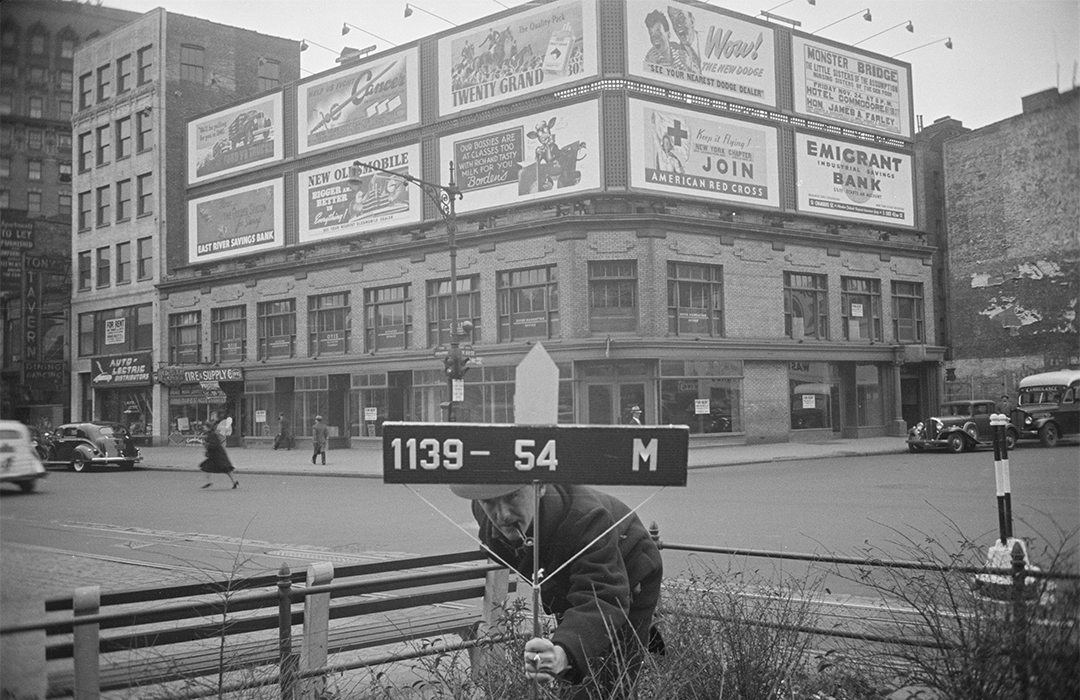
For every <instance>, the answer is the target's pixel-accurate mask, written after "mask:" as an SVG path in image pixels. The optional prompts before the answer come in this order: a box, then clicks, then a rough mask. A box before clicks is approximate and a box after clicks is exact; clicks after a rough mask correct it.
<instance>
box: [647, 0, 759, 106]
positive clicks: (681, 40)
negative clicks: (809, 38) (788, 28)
mask: <svg viewBox="0 0 1080 700" xmlns="http://www.w3.org/2000/svg"><path fill="white" fill-rule="evenodd" d="M626 72H627V74H628V75H631V76H635V77H638V78H643V79H646V80H649V81H652V82H659V83H663V84H666V85H670V86H672V87H675V88H677V89H679V90H692V91H694V92H699V93H704V94H706V95H708V96H709V97H716V98H719V99H731V100H738V101H741V102H752V103H755V104H763V105H768V106H770V107H775V106H776V47H775V38H774V34H773V29H772V28H771V27H769V26H768V25H767V24H758V23H755V22H750V21H747V20H744V19H736V18H734V17H732V16H731V15H728V14H725V13H724V12H721V11H719V10H714V9H711V8H707V7H701V6H691V5H684V4H682V3H678V2H657V1H656V0H628V1H627V3H626Z"/></svg>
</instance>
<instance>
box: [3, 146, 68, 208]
mask: <svg viewBox="0 0 1080 700" xmlns="http://www.w3.org/2000/svg"><path fill="white" fill-rule="evenodd" d="M18 163H19V166H18V167H13V166H12V159H11V157H10V156H0V179H6V178H11V177H14V178H15V179H17V180H23V181H26V182H41V181H42V180H43V179H44V172H45V161H43V160H41V159H39V158H27V159H25V160H22V159H20V160H19V161H18ZM23 165H25V168H23V167H22V166H23ZM56 166H57V177H58V179H59V181H60V182H71V163H69V162H67V161H60V162H58V163H57V164H56ZM69 200H70V195H69Z"/></svg>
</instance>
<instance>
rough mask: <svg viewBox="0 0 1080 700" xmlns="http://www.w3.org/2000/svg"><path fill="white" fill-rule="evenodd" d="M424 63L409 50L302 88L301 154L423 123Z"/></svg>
mask: <svg viewBox="0 0 1080 700" xmlns="http://www.w3.org/2000/svg"><path fill="white" fill-rule="evenodd" d="M419 65H420V64H419V54H418V52H417V50H416V49H409V50H407V51H398V52H396V53H393V54H390V55H388V56H382V57H381V58H376V59H372V60H370V61H366V62H364V63H361V64H359V65H356V66H354V67H351V68H349V69H348V70H343V71H338V72H336V73H334V74H332V75H328V76H326V77H324V78H319V79H318V80H312V81H311V82H307V83H303V84H301V85H299V86H297V88H296V112H297V120H296V124H297V128H296V131H297V133H296V138H297V152H298V153H308V152H311V151H315V150H318V149H321V148H327V147H330V146H338V145H341V144H345V143H350V142H353V141H359V140H361V139H365V138H370V137H372V136H376V135H378V134H381V133H384V132H386V131H390V130H392V129H398V128H401V127H406V126H411V125H414V124H419V123H420V77H419V75H418V66H419Z"/></svg>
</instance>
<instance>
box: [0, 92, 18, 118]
mask: <svg viewBox="0 0 1080 700" xmlns="http://www.w3.org/2000/svg"><path fill="white" fill-rule="evenodd" d="M14 111H15V97H14V96H13V95H11V94H9V93H4V94H3V95H0V114H12V113H13V112H14Z"/></svg>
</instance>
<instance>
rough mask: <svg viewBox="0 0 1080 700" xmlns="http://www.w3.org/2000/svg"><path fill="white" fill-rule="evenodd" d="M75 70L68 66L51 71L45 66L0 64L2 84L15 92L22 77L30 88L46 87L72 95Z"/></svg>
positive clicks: (6, 90)
mask: <svg viewBox="0 0 1080 700" xmlns="http://www.w3.org/2000/svg"><path fill="white" fill-rule="evenodd" d="M74 76H75V74H74V72H72V71H71V70H69V69H67V68H58V69H56V70H55V71H50V70H49V69H48V68H46V67H45V66H27V67H20V66H17V65H14V64H12V63H4V64H2V65H0V84H3V86H4V91H5V92H14V87H15V85H16V84H18V83H19V81H20V79H21V80H22V81H23V82H24V85H25V86H27V87H29V88H38V89H40V88H44V89H46V90H55V91H56V92H58V93H60V94H62V95H64V96H65V97H68V98H70V97H71V88H72V86H73V85H74V84H75V83H74Z"/></svg>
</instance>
